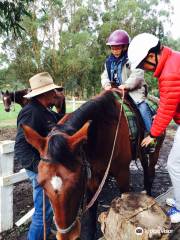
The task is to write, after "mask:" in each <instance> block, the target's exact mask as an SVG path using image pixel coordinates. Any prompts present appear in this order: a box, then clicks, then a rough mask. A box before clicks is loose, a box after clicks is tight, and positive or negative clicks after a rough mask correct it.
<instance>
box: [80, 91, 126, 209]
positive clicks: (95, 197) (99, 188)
mask: <svg viewBox="0 0 180 240" xmlns="http://www.w3.org/2000/svg"><path fill="white" fill-rule="evenodd" d="M123 102H124V90H123V91H122V104H121V108H120V111H119V118H118V124H117V127H116V132H115V136H114V142H113V147H112V151H111V156H110V159H109V163H108V166H107V169H106V171H105V174H104V177H103V179H102V181H101V183H100V185H99V187H98V189H97V191H96V193H95V194H94V196H93V198H92V199H91V201H90V202H89V203H88V205H87V206H86V208H85V211H84V212H86V211H87V210H88V209H89V208H90V207H92V205H93V204H94V202H95V201H96V200H97V198H98V196H99V194H100V192H101V191H102V188H103V186H104V184H105V181H106V179H107V176H108V173H109V169H110V166H111V162H112V158H113V155H114V149H115V145H116V140H117V135H118V130H119V125H120V120H121V115H122V110H123Z"/></svg>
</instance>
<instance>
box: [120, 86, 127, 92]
mask: <svg viewBox="0 0 180 240" xmlns="http://www.w3.org/2000/svg"><path fill="white" fill-rule="evenodd" d="M118 89H120V90H122V91H124V90H127V89H128V88H127V86H126V85H120V86H118Z"/></svg>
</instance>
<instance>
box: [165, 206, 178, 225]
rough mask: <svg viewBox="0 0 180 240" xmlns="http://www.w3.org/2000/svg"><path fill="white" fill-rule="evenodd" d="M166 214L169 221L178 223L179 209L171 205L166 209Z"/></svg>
mask: <svg viewBox="0 0 180 240" xmlns="http://www.w3.org/2000/svg"><path fill="white" fill-rule="evenodd" d="M167 215H168V216H169V217H170V219H171V223H179V222H180V210H178V209H177V208H176V207H172V208H170V209H169V210H168V211H167Z"/></svg>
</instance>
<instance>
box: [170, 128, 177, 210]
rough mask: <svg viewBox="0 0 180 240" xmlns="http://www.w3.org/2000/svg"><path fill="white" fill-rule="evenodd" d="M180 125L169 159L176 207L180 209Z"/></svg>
mask: <svg viewBox="0 0 180 240" xmlns="http://www.w3.org/2000/svg"><path fill="white" fill-rule="evenodd" d="M179 148H180V126H178V128H177V132H176V134H175V137H174V143H173V146H172V148H171V151H170V154H169V156H168V161H167V169H168V172H169V175H170V178H171V182H172V185H173V190H174V198H175V201H176V208H177V209H178V210H180V151H179Z"/></svg>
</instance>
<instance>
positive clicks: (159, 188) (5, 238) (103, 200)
mask: <svg viewBox="0 0 180 240" xmlns="http://www.w3.org/2000/svg"><path fill="white" fill-rule="evenodd" d="M175 128H176V127H175V126H171V127H170V128H169V129H168V131H167V136H166V139H165V141H164V144H163V147H162V149H161V154H160V158H159V161H158V164H157V167H156V178H155V181H154V185H153V189H152V195H153V197H157V196H158V195H160V194H162V193H164V192H165V191H166V190H167V189H168V188H169V187H170V186H171V182H170V179H169V175H168V173H167V168H166V162H167V157H168V154H169V151H170V148H171V145H172V140H173V137H174V132H175ZM15 134H16V129H14V128H11V129H0V141H2V140H6V139H12V140H13V139H15ZM140 168H141V167H140V165H139V167H138V168H137V166H136V165H135V164H134V163H133V162H132V164H131V186H132V188H133V191H136V192H138V191H142V189H143V182H142V181H143V175H142V170H141V169H140ZM20 169H21V165H20V164H19V163H18V162H15V167H14V171H15V172H17V171H19V170H20ZM119 194H120V193H119V190H118V188H117V185H116V182H115V180H114V179H113V178H111V177H110V178H109V179H108V181H107V183H106V185H105V187H104V189H103V191H102V193H101V194H100V197H99V209H98V214H99V213H100V212H102V211H106V210H107V209H106V208H105V206H106V205H109V204H110V202H111V201H112V199H113V198H115V197H116V196H119ZM13 204H14V209H13V211H14V212H13V213H14V222H16V221H17V220H18V219H20V218H21V217H22V216H23V215H24V214H25V213H27V212H28V211H29V210H30V209H31V208H32V207H33V204H32V190H31V185H30V183H29V182H28V181H24V182H22V183H19V184H17V185H15V187H14V200H13ZM28 227H29V225H28V224H26V225H22V226H21V227H19V228H17V227H16V226H14V227H13V228H12V229H11V230H9V231H6V232H4V233H2V234H1V235H0V239H2V240H10V239H11V240H22V239H26V238H24V235H25V233H26V232H27V229H28ZM99 237H100V230H98V233H97V239H98V238H99ZM85 239H86V240H88V236H86V237H85V238H82V240H85ZM177 239H180V238H177ZM173 240H176V238H173Z"/></svg>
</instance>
